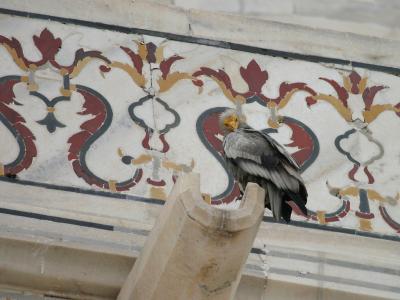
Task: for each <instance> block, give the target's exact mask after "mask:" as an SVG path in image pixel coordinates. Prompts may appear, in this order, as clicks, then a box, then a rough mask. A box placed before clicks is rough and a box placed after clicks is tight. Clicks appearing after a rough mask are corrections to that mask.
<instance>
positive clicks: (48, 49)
mask: <svg viewBox="0 0 400 300" xmlns="http://www.w3.org/2000/svg"><path fill="white" fill-rule="evenodd" d="M33 41H34V43H35V46H36V47H37V48H38V49H39V51H40V53H42V57H43V58H42V61H48V60H54V59H55V55H56V54H57V52H58V51H59V50H60V48H61V43H62V42H61V39H60V38H56V39H55V38H54V35H53V34H52V33H51V32H50V31H49V30H48V29H47V28H45V29H44V30H43V31H42V32H41V33H40V36H36V35H34V36H33Z"/></svg>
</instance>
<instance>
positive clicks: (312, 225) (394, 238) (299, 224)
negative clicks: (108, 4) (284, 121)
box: [0, 176, 400, 254]
mask: <svg viewBox="0 0 400 300" xmlns="http://www.w3.org/2000/svg"><path fill="white" fill-rule="evenodd" d="M1 181H4V182H8V183H14V184H21V185H29V186H35V187H41V188H46V189H50V190H59V191H65V192H73V193H80V194H87V195H94V196H103V197H109V198H114V199H123V200H131V201H138V202H144V203H149V204H156V205H163V204H164V203H165V201H163V200H159V199H152V198H142V197H137V196H132V195H127V194H122V193H112V192H106V191H96V190H89V189H83V188H76V187H70V186H62V185H55V184H49V183H42V182H35V181H30V180H21V179H14V178H8V177H3V176H0V182H1ZM0 195H1V194H0ZM49 217H50V216H49ZM263 221H264V222H267V223H276V222H275V221H274V219H273V218H272V217H269V216H264V217H263ZM94 224H96V223H94ZM81 226H84V225H81ZM106 226H109V225H106ZM288 226H296V227H303V228H311V229H318V230H325V231H331V232H339V233H346V234H352V235H359V236H363V237H370V238H377V239H383V240H389V241H395V242H400V236H394V235H386V234H378V233H371V232H364V231H359V230H355V229H349V228H341V227H334V226H327V225H320V224H315V223H308V222H301V221H291V222H290V224H289V225H288ZM260 251H262V250H260ZM262 252H263V251H262ZM262 252H254V253H258V254H263V253H262Z"/></svg>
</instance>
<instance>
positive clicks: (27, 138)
mask: <svg viewBox="0 0 400 300" xmlns="http://www.w3.org/2000/svg"><path fill="white" fill-rule="evenodd" d="M19 82H20V80H19V79H10V80H5V81H4V82H0V115H2V116H3V117H4V118H5V119H6V122H9V124H10V125H11V126H12V128H13V129H14V130H15V132H16V134H17V136H18V137H19V138H21V140H22V143H23V144H24V149H21V151H23V156H22V159H20V160H19V161H16V162H15V163H12V164H9V165H5V166H4V173H5V174H13V175H15V174H18V173H19V172H21V171H22V170H24V169H28V168H29V167H30V166H31V164H32V161H33V158H34V157H36V156H37V150H36V146H35V143H34V140H35V136H34V135H33V133H32V132H31V131H30V130H29V129H28V128H27V127H26V126H25V125H24V123H25V119H24V118H23V117H22V116H21V115H20V114H19V113H17V112H16V111H14V110H13V109H11V108H10V107H8V106H7V105H8V104H11V103H14V102H15V100H14V97H15V95H14V92H13V88H14V85H15V84H17V83H19Z"/></svg>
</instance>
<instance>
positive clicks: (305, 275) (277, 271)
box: [268, 267, 400, 294]
mask: <svg viewBox="0 0 400 300" xmlns="http://www.w3.org/2000/svg"><path fill="white" fill-rule="evenodd" d="M268 271H269V273H272V274H277V275H286V276H292V277H296V278H304V279H311V280H316V281H319V282H321V281H322V282H324V281H326V282H333V283H338V284H344V285H350V286H358V287H362V288H367V289H373V290H380V291H386V292H391V293H396V294H400V287H397V286H391V285H386V284H380V283H374V282H367V281H361V280H357V279H353V278H344V277H338V276H330V275H320V274H314V273H300V272H299V271H294V270H287V269H281V268H275V267H272V268H270V269H269V270H268Z"/></svg>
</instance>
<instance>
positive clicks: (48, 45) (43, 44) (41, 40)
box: [0, 28, 110, 74]
mask: <svg viewBox="0 0 400 300" xmlns="http://www.w3.org/2000/svg"><path fill="white" fill-rule="evenodd" d="M33 42H34V44H35V46H36V47H37V48H38V50H39V51H40V53H41V54H42V58H41V59H40V60H38V61H30V60H28V59H27V58H26V57H25V55H24V52H23V50H22V47H21V44H20V43H19V42H18V40H17V39H15V38H11V39H8V38H6V37H4V36H1V35H0V45H1V44H5V45H7V46H8V48H7V50H8V51H9V52H10V54H11V55H12V56H13V58H14V60H16V61H17V60H18V61H21V62H22V64H18V65H19V66H20V67H21V68H23V69H24V70H25V71H26V70H28V69H30V68H31V67H32V66H35V67H40V66H42V65H44V64H46V63H47V62H49V63H50V64H51V65H52V66H54V67H55V68H57V69H65V70H66V71H67V73H69V74H71V73H73V72H74V70H75V68H76V67H77V66H78V63H79V62H81V61H83V60H84V59H85V58H98V59H100V60H103V61H105V62H107V63H110V61H109V60H108V59H107V58H106V57H104V56H103V55H101V52H100V51H84V50H83V49H82V48H81V49H78V50H77V51H76V52H75V59H74V61H73V62H72V64H71V65H69V66H63V65H60V64H58V62H57V61H56V58H55V56H56V54H57V53H58V51H59V50H60V48H61V46H62V41H61V39H60V38H54V35H53V34H52V33H51V32H50V31H49V30H48V29H47V28H45V29H43V30H42V32H41V33H40V35H39V36H37V35H35V36H33Z"/></svg>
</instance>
